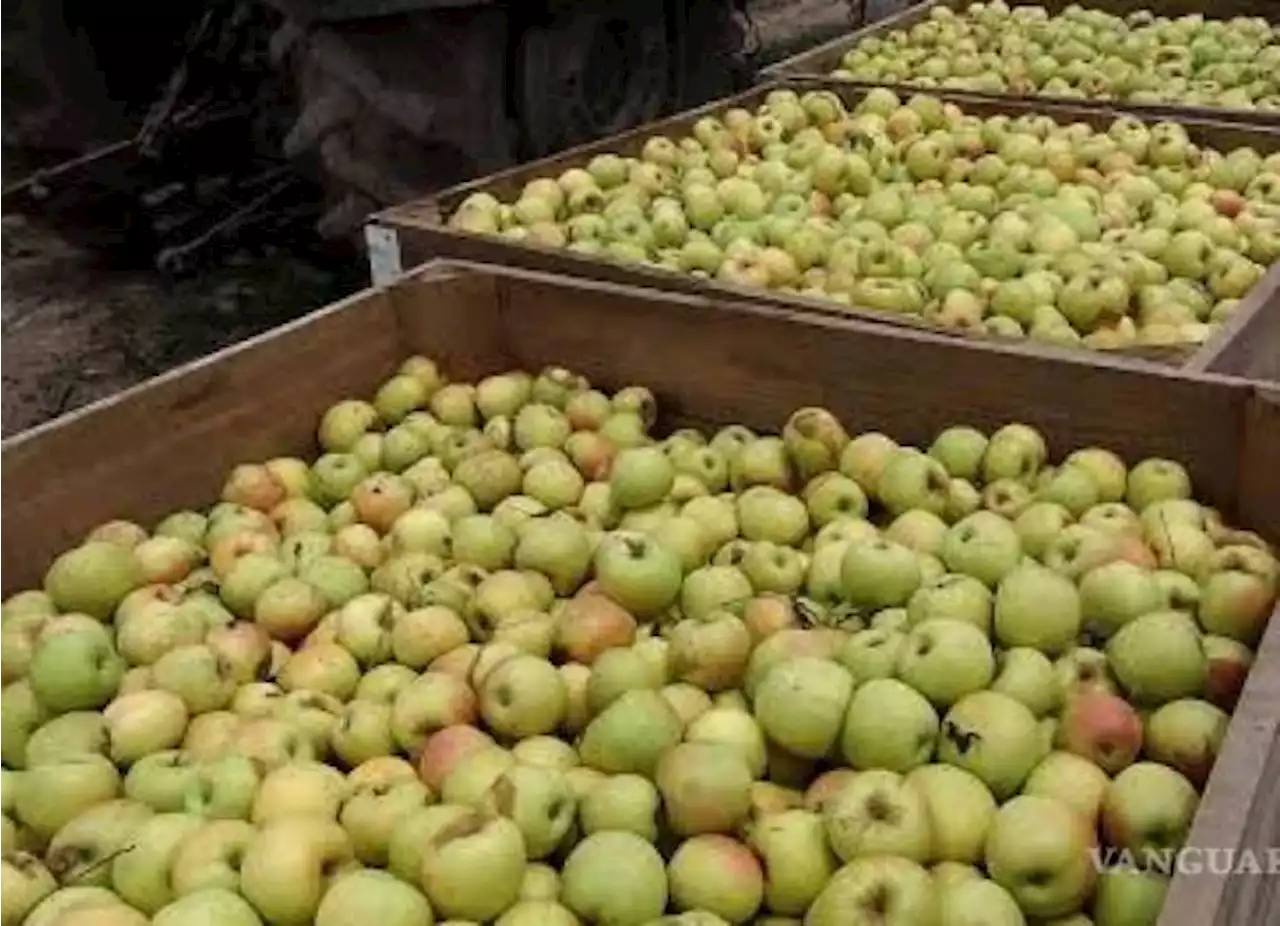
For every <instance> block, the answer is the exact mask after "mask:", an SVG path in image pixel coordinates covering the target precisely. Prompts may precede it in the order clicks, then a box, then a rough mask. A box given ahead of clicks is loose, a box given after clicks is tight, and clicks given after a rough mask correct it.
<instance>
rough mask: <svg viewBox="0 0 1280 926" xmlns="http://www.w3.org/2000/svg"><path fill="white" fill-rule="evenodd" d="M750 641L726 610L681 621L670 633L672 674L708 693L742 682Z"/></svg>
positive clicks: (745, 628)
mask: <svg viewBox="0 0 1280 926" xmlns="http://www.w3.org/2000/svg"><path fill="white" fill-rule="evenodd" d="M751 642H752V641H751V631H750V630H748V629H747V627H746V625H745V624H744V623H743V622H742V620H741V619H740V618H738V617H737V616H736V615H733V614H731V613H728V612H721V613H720V614H719V615H715V614H713V615H712V616H711V617H710V618H709V619H708V620H705V621H691V620H686V621H681V622H679V623H678V624H676V625H675V627H673V628H672V630H671V633H670V635H669V644H670V672H671V675H672V676H673V677H674V678H676V679H677V680H679V681H683V682H689V683H691V684H694V685H697V686H698V687H699V688H702V689H703V690H705V691H708V692H715V691H724V690H727V689H732V688H735V687H737V686H738V685H740V684H741V682H742V678H743V673H744V671H745V670H746V667H747V660H748V658H749V657H750V654H751ZM597 665H599V662H597ZM664 674H665V666H664ZM658 681H659V682H662V681H665V678H660V679H658Z"/></svg>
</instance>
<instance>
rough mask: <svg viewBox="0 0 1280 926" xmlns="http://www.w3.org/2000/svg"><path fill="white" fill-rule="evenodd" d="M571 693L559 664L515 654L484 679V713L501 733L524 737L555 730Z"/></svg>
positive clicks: (488, 720) (481, 690)
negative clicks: (561, 674)
mask: <svg viewBox="0 0 1280 926" xmlns="http://www.w3.org/2000/svg"><path fill="white" fill-rule="evenodd" d="M567 702H568V692H567V691H566V689H565V684H564V681H563V680H562V679H561V677H560V674H559V673H558V672H557V671H556V669H555V667H554V666H552V665H551V663H549V662H547V661H546V660H545V659H540V658H538V657H536V656H528V655H517V656H512V657H510V658H508V659H506V660H505V661H503V662H502V663H500V664H499V665H497V666H496V667H495V668H494V669H493V671H492V672H491V673H490V674H489V675H488V676H487V677H486V678H485V679H484V681H483V684H482V686H481V689H480V713H481V716H483V718H484V720H485V722H486V723H487V724H488V726H489V727H490V729H492V730H493V731H494V732H496V733H498V734H499V735H500V736H507V737H510V738H513V739H523V738H525V737H528V736H537V735H540V734H544V733H550V732H552V731H553V730H555V729H556V728H557V727H558V726H559V725H560V723H561V721H562V720H563V718H564V715H565V712H566V710H567Z"/></svg>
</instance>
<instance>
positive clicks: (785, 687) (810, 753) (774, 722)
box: [754, 657, 854, 759]
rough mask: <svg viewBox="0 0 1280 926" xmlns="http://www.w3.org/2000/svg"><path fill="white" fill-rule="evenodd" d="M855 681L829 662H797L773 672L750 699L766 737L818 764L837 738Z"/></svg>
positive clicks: (836, 665) (807, 659)
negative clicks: (816, 761)
mask: <svg viewBox="0 0 1280 926" xmlns="http://www.w3.org/2000/svg"><path fill="white" fill-rule="evenodd" d="M853 687H854V683H853V679H852V678H851V677H850V675H849V673H848V672H847V671H846V670H845V669H844V668H843V667H842V666H840V665H839V664H838V663H836V662H834V661H832V660H829V659H815V658H803V657H802V658H797V659H792V660H789V661H787V662H783V663H781V664H780V665H778V666H776V667H774V668H773V669H772V670H770V671H769V672H768V674H766V675H765V676H764V680H763V681H762V682H761V683H760V685H759V687H758V688H757V689H756V692H755V696H754V713H755V717H756V720H757V721H758V722H759V724H760V727H761V729H763V730H764V732H765V734H766V735H767V736H768V737H769V738H770V739H771V740H773V742H775V743H777V744H778V745H779V746H781V747H783V748H784V749H786V750H787V751H788V752H791V753H794V754H795V755H798V756H802V757H805V758H810V759H818V758H821V757H823V756H824V755H826V754H827V753H828V752H830V750H831V748H832V746H833V745H834V744H835V742H836V739H837V737H838V736H839V735H840V733H841V725H842V723H843V721H844V717H845V713H846V708H847V707H848V705H849V699H850V696H851V695H852V693H853Z"/></svg>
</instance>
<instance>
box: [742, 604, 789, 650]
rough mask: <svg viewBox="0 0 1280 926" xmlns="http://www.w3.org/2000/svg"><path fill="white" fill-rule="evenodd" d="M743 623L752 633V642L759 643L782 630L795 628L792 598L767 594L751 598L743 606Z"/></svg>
mask: <svg viewBox="0 0 1280 926" xmlns="http://www.w3.org/2000/svg"><path fill="white" fill-rule="evenodd" d="M742 622H743V624H745V625H746V627H747V630H749V631H750V632H751V639H752V641H753V642H754V643H759V642H760V641H761V640H764V639H766V638H767V637H770V636H772V635H773V634H775V633H777V632H778V631H780V630H789V629H791V628H793V627H795V626H796V622H797V616H796V609H795V606H794V605H793V604H792V601H791V599H790V598H788V597H786V596H784V595H778V594H771V593H765V594H762V595H757V596H756V597H754V598H751V599H750V600H748V601H747V603H746V604H745V605H744V606H743V609H742Z"/></svg>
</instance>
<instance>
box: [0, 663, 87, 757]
mask: <svg viewBox="0 0 1280 926" xmlns="http://www.w3.org/2000/svg"><path fill="white" fill-rule="evenodd" d="M82 714H83V715H87V718H91V719H90V720H89V723H90V725H91V726H89V728H88V729H89V736H88V737H87V739H88V740H89V745H88V747H87V748H86V749H85V750H84V751H88V752H93V751H96V749H97V748H98V747H99V746H100V744H101V740H102V738H103V736H102V735H103V728H102V727H101V722H100V721H99V720H98V718H97V716H96V714H92V713H90V712H87V711H86V712H76V713H75V714H71V715H67V714H63V715H62V716H63V717H68V716H71V717H77V716H81V715H82ZM48 716H49V714H48V711H47V710H45V708H44V706H43V705H42V704H40V702H39V701H37V700H36V696H35V694H34V692H32V690H31V686H30V685H29V684H27V683H26V682H25V681H20V682H14V683H13V684H11V685H8V686H6V687H5V689H4V695H3V698H0V731H3V734H2V735H3V739H0V756H2V757H3V759H4V767H5V768H10V769H21V768H25V767H26V765H27V761H28V753H29V749H30V742H31V737H32V736H33V735H34V734H35V733H36V731H37V730H39V729H40V728H41V725H42V724H43V723H44V721H45V720H47V719H48ZM46 736H47V734H46ZM56 740H57V738H56V737H55V738H54V741H53V742H54V743H55V745H56ZM58 748H59V751H60V750H61V747H60V746H59V747H58ZM72 749H73V751H79V748H78V747H72Z"/></svg>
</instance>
